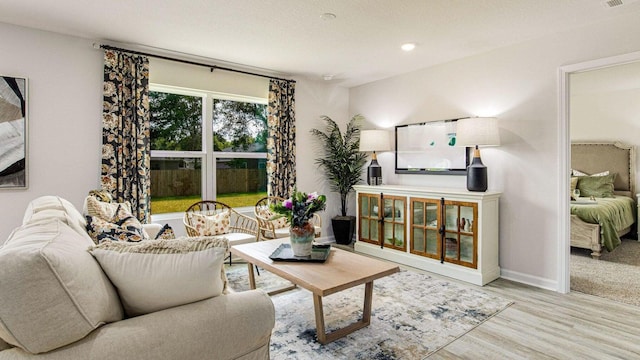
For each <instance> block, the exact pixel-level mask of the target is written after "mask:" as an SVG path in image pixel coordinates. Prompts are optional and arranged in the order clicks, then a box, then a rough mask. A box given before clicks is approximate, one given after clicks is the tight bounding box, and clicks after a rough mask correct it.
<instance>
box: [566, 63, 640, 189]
mask: <svg viewBox="0 0 640 360" xmlns="http://www.w3.org/2000/svg"><path fill="white" fill-rule="evenodd" d="M570 91H571V98H570V102H569V105H570V112H569V113H570V117H571V140H572V141H577V142H580V141H590V142H598V141H606V142H611V141H621V142H623V143H626V144H630V145H634V146H635V147H636V149H640V139H639V138H638V133H640V62H635V63H630V64H624V65H618V66H613V67H609V68H604V69H598V70H592V71H585V72H581V73H576V74H571V76H570ZM636 169H640V157H637V163H636ZM603 170H606V169H603ZM636 189H640V178H639V177H638V176H636Z"/></svg>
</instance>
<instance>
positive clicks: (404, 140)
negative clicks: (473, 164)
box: [395, 119, 471, 175]
mask: <svg viewBox="0 0 640 360" xmlns="http://www.w3.org/2000/svg"><path fill="white" fill-rule="evenodd" d="M457 121H458V119H449V120H439V121H430V122H423V123H417V124H408V125H398V126H396V128H395V135H396V174H430V175H464V174H466V173H467V166H468V165H469V161H470V159H471V156H470V154H471V148H467V147H464V146H457V145H456V122H457Z"/></svg>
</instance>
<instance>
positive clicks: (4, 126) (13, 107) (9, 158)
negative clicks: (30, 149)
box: [0, 76, 27, 189]
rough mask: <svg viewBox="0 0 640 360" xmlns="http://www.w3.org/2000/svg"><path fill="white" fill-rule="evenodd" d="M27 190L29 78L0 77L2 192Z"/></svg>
mask: <svg viewBox="0 0 640 360" xmlns="http://www.w3.org/2000/svg"><path fill="white" fill-rule="evenodd" d="M6 188H18V189H20V188H22V189H25V188H27V79H26V78H21V77H12V76H0V189H6Z"/></svg>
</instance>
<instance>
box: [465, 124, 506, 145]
mask: <svg viewBox="0 0 640 360" xmlns="http://www.w3.org/2000/svg"><path fill="white" fill-rule="evenodd" d="M456 145H458V146H476V145H478V146H497V145H500V131H499V130H498V119H496V118H488V117H487V118H481V117H476V118H467V119H460V120H458V121H457V122H456Z"/></svg>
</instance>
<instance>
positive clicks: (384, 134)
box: [360, 130, 391, 151]
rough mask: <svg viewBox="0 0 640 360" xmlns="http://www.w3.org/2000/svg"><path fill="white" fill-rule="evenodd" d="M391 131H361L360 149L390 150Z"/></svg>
mask: <svg viewBox="0 0 640 360" xmlns="http://www.w3.org/2000/svg"><path fill="white" fill-rule="evenodd" d="M389 150H391V143H390V142H389V132H388V131H386V130H362V131H360V151H389Z"/></svg>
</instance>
